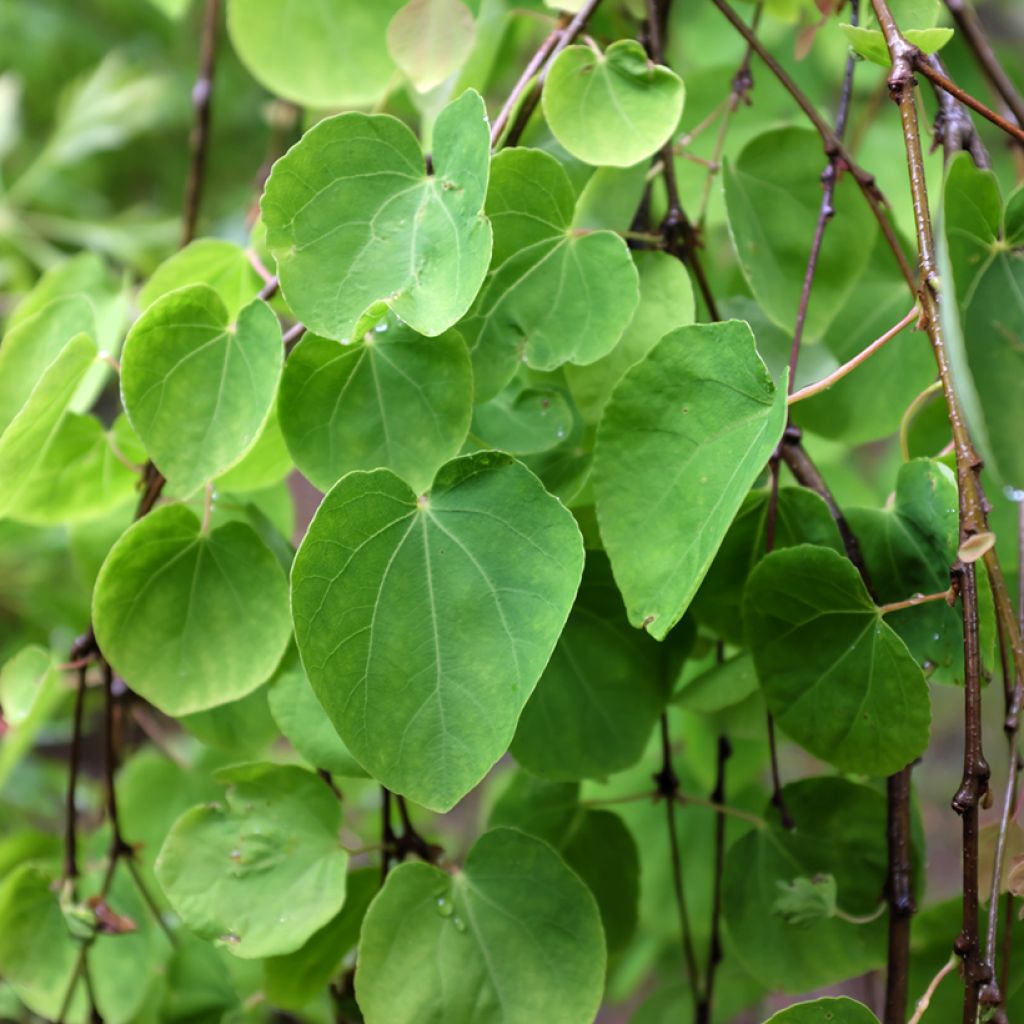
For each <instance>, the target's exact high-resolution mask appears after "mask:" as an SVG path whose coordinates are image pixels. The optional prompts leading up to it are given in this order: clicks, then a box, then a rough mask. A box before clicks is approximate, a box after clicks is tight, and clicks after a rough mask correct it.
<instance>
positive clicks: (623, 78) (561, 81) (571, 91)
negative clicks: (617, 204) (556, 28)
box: [542, 39, 686, 167]
mask: <svg viewBox="0 0 1024 1024" xmlns="http://www.w3.org/2000/svg"><path fill="white" fill-rule="evenodd" d="M685 96H686V90H685V89H684V87H683V83H682V80H681V79H680V78H679V77H678V76H677V75H676V74H675V72H674V71H671V70H669V69H668V68H666V67H663V66H662V65H660V64H652V63H651V61H650V59H649V58H648V56H647V53H646V51H645V50H644V48H643V47H642V46H641V45H640V44H639V43H637V42H635V41H634V40H631V39H622V40H620V41H619V42H617V43H612V45H611V46H609V47H608V49H607V50H605V52H604V53H603V54H602V53H600V52H598V51H596V49H595V48H592V47H590V46H567V47H566V48H565V49H564V50H563V51H562V52H561V53H560V54H559V55H558V57H557V58H556V59H555V62H554V64H552V66H551V69H550V70H549V71H548V74H547V78H546V79H545V81H544V92H543V95H542V102H543V106H544V116H545V117H546V118H547V122H548V125H549V126H550V128H551V132H552V134H553V135H554V136H555V138H556V139H558V141H559V142H560V143H561V144H562V145H563V146H565V148H566V149H567V150H568V151H569V152H570V153H572V155H573V156H575V157H577V158H578V159H580V160H583V161H584V162H585V163H588V164H604V165H611V166H613V167H630V166H632V165H633V164H635V163H639V161H641V160H643V159H644V158H645V157H648V156H650V155H651V154H652V153H655V152H656V151H657V150H659V149H660V148H661V147H662V146H663V145H664V144H665V143H666V142H667V141H668V140H669V138H670V136H671V135H672V133H673V132H674V131H675V129H676V125H678V124H679V118H680V117H681V116H682V113H683V101H684V99H685Z"/></svg>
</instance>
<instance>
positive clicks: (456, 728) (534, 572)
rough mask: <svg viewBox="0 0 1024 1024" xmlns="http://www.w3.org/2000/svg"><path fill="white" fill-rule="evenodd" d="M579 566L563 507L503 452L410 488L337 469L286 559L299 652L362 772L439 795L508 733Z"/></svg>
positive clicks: (450, 801) (470, 778)
mask: <svg viewBox="0 0 1024 1024" xmlns="http://www.w3.org/2000/svg"><path fill="white" fill-rule="evenodd" d="M511 509H514V510H515V519H514V521H512V520H510V519H509V518H508V516H509V514H510V511H509V510H511ZM582 569H583V545H582V541H581V538H580V535H579V530H578V529H577V527H576V524H575V523H574V522H573V520H572V517H571V516H570V515H569V513H568V512H567V511H566V510H565V509H564V508H562V506H561V505H560V504H559V503H558V502H557V500H556V499H554V498H552V497H551V496H550V495H548V494H547V493H546V492H545V491H544V489H543V488H542V487H541V485H540V483H539V482H538V481H537V479H536V478H535V477H534V476H533V475H532V474H530V473H529V472H528V471H527V470H526V469H525V468H524V467H523V466H522V465H521V464H519V463H517V462H515V461H514V460H512V459H510V458H509V457H508V456H505V455H499V454H480V455H473V456H468V457H464V458H460V459H456V460H454V461H453V462H450V463H448V464H447V465H446V466H444V467H442V469H441V470H440V472H439V473H438V475H437V477H436V479H435V480H434V483H433V486H432V488H431V490H430V492H429V493H428V494H426V495H423V496H421V497H420V498H417V496H416V494H415V492H414V491H412V490H411V489H410V488H409V487H408V486H407V485H406V484H404V483H403V482H402V481H401V480H399V479H398V478H397V477H396V476H394V475H393V474H392V473H389V472H388V471H386V470H377V471H376V472H373V473H350V474H349V475H348V476H346V477H343V478H342V479H341V480H340V481H339V482H338V484H337V485H336V486H335V487H334V488H333V489H332V490H331V492H330V493H329V494H328V495H327V497H326V498H325V499H324V501H323V504H322V505H321V506H320V508H319V510H318V511H317V514H316V516H315V517H314V519H313V522H312V523H311V524H310V527H309V532H308V533H307V534H306V537H305V540H304V541H303V543H302V546H301V547H300V548H299V553H298V555H297V556H296V559H295V566H294V568H293V570H292V614H293V617H294V620H295V632H296V639H297V641H298V645H299V652H300V653H301V655H302V661H303V664H304V665H305V668H306V672H307V673H308V675H309V680H310V682H311V683H312V685H313V689H314V691H315V692H316V694H317V697H318V698H319V700H320V701H321V703H322V704H323V705H324V707H325V708H326V710H327V713H328V715H329V716H330V718H331V721H332V722H333V723H334V725H335V727H336V728H337V730H338V732H339V733H340V734H341V737H342V739H343V740H344V741H345V743H346V744H347V745H348V747H349V749H351V751H352V753H353V754H355V756H356V757H357V758H358V759H359V761H360V762H361V763H362V764H363V765H364V766H365V767H366V768H367V769H368V770H369V771H370V773H371V774H372V775H373V776H374V777H375V778H377V779H378V780H379V781H380V782H381V783H383V784H384V785H386V786H387V787H388V788H389V789H392V790H395V791H396V792H398V793H401V794H403V795H406V796H408V797H410V798H411V799H413V800H415V801H416V802H417V803H421V804H423V805H424V806H426V807H429V808H431V809H433V810H448V809H449V808H451V807H452V806H453V805H454V804H455V803H456V801H458V800H459V799H460V798H461V797H463V796H464V795H465V794H466V793H467V792H469V790H470V789H472V787H473V786H474V785H476V783H477V782H479V781H480V779H481V778H482V777H483V775H484V774H485V772H486V771H487V770H488V769H489V768H490V767H491V765H493V764H494V762H495V761H496V760H497V759H498V758H499V757H500V756H501V755H502V754H503V753H504V752H505V750H506V749H507V748H508V745H509V743H510V742H511V739H512V735H513V733H514V731H515V727H516V722H517V721H518V719H519V715H520V712H521V711H522V708H523V706H524V705H525V703H526V701H527V700H528V698H529V696H530V694H531V693H532V692H533V688H534V687H535V686H536V683H537V680H538V679H539V677H540V674H541V672H542V671H543V669H544V666H545V665H546V663H547V661H548V658H549V657H550V655H551V651H552V649H553V648H554V645H555V641H556V640H557V639H558V635H559V633H560V632H561V630H562V627H563V625H564V624H565V620H566V618H567V616H568V614H569V608H570V606H571V604H572V600H573V597H574V596H575V594H576V588H577V586H578V585H579V580H580V575H581V573H582Z"/></svg>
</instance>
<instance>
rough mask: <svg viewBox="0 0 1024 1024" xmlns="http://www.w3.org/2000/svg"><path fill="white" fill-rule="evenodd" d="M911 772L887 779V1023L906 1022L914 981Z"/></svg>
mask: <svg viewBox="0 0 1024 1024" xmlns="http://www.w3.org/2000/svg"><path fill="white" fill-rule="evenodd" d="M910 773H911V767H910V765H907V767H906V768H904V769H903V770H902V771H900V772H897V773H896V774H895V775H890V776H889V778H888V779H887V780H886V797H887V800H886V805H887V815H886V822H887V825H886V840H887V847H888V865H889V867H888V873H887V876H886V880H885V899H886V903H887V904H888V907H889V941H888V963H887V964H886V972H885V1016H884V1018H883V1020H884V1021H885V1024H903V1021H904V1019H905V1017H906V1013H907V986H908V983H909V980H910V922H911V919H912V918H913V916H914V909H915V908H914V894H913V887H912V885H911V874H910V871H911V862H910V849H911V836H910Z"/></svg>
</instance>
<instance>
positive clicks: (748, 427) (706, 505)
mask: <svg viewBox="0 0 1024 1024" xmlns="http://www.w3.org/2000/svg"><path fill="white" fill-rule="evenodd" d="M785 420H786V404H785V387H782V388H780V389H778V390H777V389H776V388H775V386H774V385H773V383H772V380H771V377H770V376H769V375H768V371H767V370H766V369H765V367H764V364H763V363H762V362H761V359H760V357H759V356H758V354H757V350H756V348H755V347H754V337H753V335H752V334H751V333H750V328H749V327H748V326H747V325H746V324H745V323H741V322H740V321H736V320H730V321H727V322H724V323H715V324H700V325H695V326H692V327H683V328H681V329H680V330H678V331H673V332H672V333H671V334H668V335H666V336H665V337H664V338H662V340H661V341H660V342H658V344H657V345H656V346H655V347H654V348H653V349H652V350H651V351H650V353H649V354H648V355H647V357H646V358H645V359H644V360H643V361H642V362H640V363H638V364H637V365H636V366H634V367H633V368H632V369H631V370H630V371H629V372H628V373H627V374H626V375H625V377H623V379H622V381H621V382H620V383H619V385H618V387H616V389H615V391H614V393H613V395H612V398H611V401H610V402H609V403H608V406H607V408H606V409H605V414H604V418H603V419H602V421H601V426H600V428H599V430H598V435H597V450H596V456H595V461H594V490H595V494H596V497H597V517H598V522H599V524H600V528H601V536H602V538H603V539H604V542H605V547H606V549H607V551H608V555H609V557H610V558H611V563H612V569H613V570H614V572H615V579H616V581H617V583H618V585H619V589H620V590H621V591H622V594H623V597H624V598H625V601H626V609H627V611H628V613H629V621H630V622H632V623H633V625H634V626H638V627H641V628H644V629H646V630H647V631H648V632H649V633H651V635H652V636H654V637H655V638H657V639H659V640H660V639H663V638H664V637H665V636H666V634H667V633H668V631H669V630H670V629H671V628H672V627H673V626H674V625H675V624H676V623H677V622H678V621H679V620H680V619H681V618H682V616H683V613H684V612H685V611H686V609H687V607H688V606H689V604H690V601H691V600H692V599H693V596H694V594H695V593H696V592H697V588H698V587H699V586H700V583H701V580H702V579H703V578H704V575H705V574H706V573H707V571H708V568H709V567H710V565H711V562H712V560H713V558H714V557H715V553H716V552H717V551H718V547H719V545H720V544H721V543H722V539H723V537H724V536H725V534H726V531H727V530H728V528H729V524H730V523H731V522H732V519H733V516H734V515H735V514H736V511H737V510H738V509H739V507H740V504H741V503H742V501H743V498H744V497H745V495H746V493H747V491H748V490H749V489H750V487H751V485H752V484H753V483H754V481H755V480H756V479H757V476H758V474H759V473H761V472H762V470H763V469H764V466H765V464H766V463H767V461H768V458H769V456H770V455H771V453H772V452H773V451H774V449H775V446H776V445H777V444H778V442H779V439H780V438H781V437H782V431H783V427H784V426H785ZM666 467H668V469H666Z"/></svg>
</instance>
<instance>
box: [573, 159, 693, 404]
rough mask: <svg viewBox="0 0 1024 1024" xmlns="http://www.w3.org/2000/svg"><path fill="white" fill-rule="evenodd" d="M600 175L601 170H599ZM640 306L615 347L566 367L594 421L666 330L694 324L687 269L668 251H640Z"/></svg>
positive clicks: (636, 257)
mask: <svg viewBox="0 0 1024 1024" xmlns="http://www.w3.org/2000/svg"><path fill="white" fill-rule="evenodd" d="M598 173H600V172H598ZM632 256H633V261H634V263H635V264H636V269H637V272H638V274H639V275H640V304H639V305H638V306H637V307H636V310H635V311H634V313H633V319H632V320H630V321H629V325H628V326H627V327H626V330H625V331H624V332H623V335H622V337H621V338H620V339H619V341H618V343H617V344H616V346H615V348H613V349H612V350H611V352H609V353H608V354H607V355H606V356H602V357H601V358H600V359H598V360H597V362H595V363H590V364H588V365H587V366H574V365H570V366H566V368H565V379H566V380H567V381H568V383H569V390H570V391H572V397H573V399H574V400H575V402H576V406H577V408H578V409H579V411H580V413H581V415H582V416H583V418H584V419H585V420H586V421H587V422H588V423H598V422H599V421H600V419H601V413H602V412H604V407H605V405H607V403H608V399H609V398H610V397H611V393H612V390H613V389H614V387H615V385H616V384H618V382H619V381H620V380H621V379H622V377H623V375H624V374H625V372H626V371H627V370H628V369H629V368H630V367H631V366H633V365H634V364H636V363H638V362H639V361H640V360H641V359H643V357H644V356H645V355H647V353H648V352H650V350H651V349H652V348H654V346H655V345H656V344H657V343H658V342H659V341H660V340H661V339H662V338H663V337H664V336H665V335H666V334H668V332H669V331H671V330H673V329H675V328H676V327H685V326H686V325H687V324H691V323H693V313H694V304H693V286H692V285H691V284H690V276H689V274H687V272H686V268H685V267H684V266H683V264H682V263H680V262H679V260H677V259H676V258H675V257H674V256H670V255H669V254H668V253H666V252H656V251H648V250H644V249H638V250H637V251H635V252H634V253H633V254H632Z"/></svg>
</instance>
